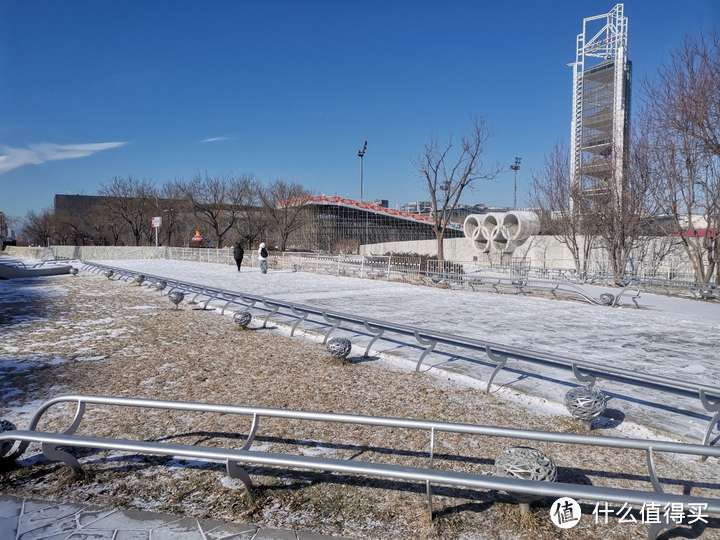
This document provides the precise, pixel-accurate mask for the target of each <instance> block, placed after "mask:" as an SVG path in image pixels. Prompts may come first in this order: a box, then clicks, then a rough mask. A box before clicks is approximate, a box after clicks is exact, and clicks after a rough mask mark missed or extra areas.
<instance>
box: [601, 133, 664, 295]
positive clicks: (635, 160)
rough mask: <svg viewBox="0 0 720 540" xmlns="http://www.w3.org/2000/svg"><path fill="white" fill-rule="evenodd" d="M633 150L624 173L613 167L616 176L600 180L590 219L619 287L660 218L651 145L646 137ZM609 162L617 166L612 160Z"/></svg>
mask: <svg viewBox="0 0 720 540" xmlns="http://www.w3.org/2000/svg"><path fill="white" fill-rule="evenodd" d="M631 148H632V150H631V152H630V155H629V158H628V159H627V163H626V164H625V165H624V166H623V167H622V170H621V171H618V170H617V169H614V168H612V167H609V168H610V169H612V170H613V171H615V172H614V173H613V174H610V175H609V176H608V177H607V178H603V179H601V180H600V186H601V187H602V189H601V190H599V192H598V193H596V194H594V195H593V206H592V214H591V216H590V217H591V219H592V220H594V223H593V225H594V227H593V230H594V231H595V232H596V234H597V236H598V237H599V238H600V240H601V241H602V243H603V247H604V248H605V249H606V251H607V254H608V261H609V263H610V270H611V271H612V274H613V280H614V282H615V283H616V284H618V285H619V284H621V283H623V282H624V280H625V273H626V269H627V266H628V261H629V260H630V257H631V254H632V253H633V251H634V250H635V249H636V248H638V246H639V245H640V242H641V235H642V234H643V233H644V232H646V231H647V230H648V225H649V224H650V223H651V221H652V218H653V217H654V216H655V215H656V214H657V205H656V204H654V197H653V195H654V187H655V186H654V180H655V178H654V177H653V174H652V168H651V159H650V147H649V144H648V141H647V139H646V138H645V137H641V138H638V139H636V140H633V141H632V145H631ZM606 159H608V161H609V162H610V163H611V164H612V163H613V162H614V157H612V156H609V157H607V158H606ZM618 175H619V176H620V178H618V177H617V176H618Z"/></svg>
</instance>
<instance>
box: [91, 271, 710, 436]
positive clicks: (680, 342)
mask: <svg viewBox="0 0 720 540" xmlns="http://www.w3.org/2000/svg"><path fill="white" fill-rule="evenodd" d="M101 262H102V263H103V264H108V265H112V266H119V267H124V268H128V269H133V270H140V271H143V272H146V273H149V274H156V275H162V276H166V277H170V278H176V279H182V280H185V281H191V282H195V283H202V284H207V285H210V286H216V287H222V288H225V289H231V290H235V291H242V292H248V293H254V294H259V295H264V296H270V297H274V298H281V299H284V300H291V301H297V302H302V303H306V304H311V305H315V306H320V307H326V308H328V309H334V310H338V311H344V312H349V313H354V314H358V315H366V316H370V317H373V318H377V319H384V320H389V321H395V322H399V323H404V324H409V325H413V326H417V327H420V328H428V329H435V330H439V331H444V332H450V333H454V334H459V335H465V336H470V337H477V338H483V339H489V340H492V341H495V342H501V343H505V344H509V345H515V346H520V347H526V348H531V349H535V350H543V351H549V352H554V353H557V354H562V355H567V356H572V357H575V358H578V359H584V360H593V361H596V362H600V363H604V364H607V365H611V366H613V367H627V368H628V369H631V370H635V371H643V372H647V373H654V374H658V375H663V376H669V377H675V378H677V379H679V380H684V381H698V382H703V383H705V384H717V385H718V386H720V366H718V363H717V362H718V358H719V356H720V305H717V304H709V303H703V302H698V301H693V300H686V299H677V298H669V297H664V296H657V295H649V294H644V295H643V296H642V297H641V305H642V306H643V309H640V310H638V309H634V308H631V307H623V308H609V307H604V306H594V305H589V304H585V303H581V302H577V301H561V300H551V299H544V298H537V297H523V296H514V295H498V294H495V293H484V292H469V291H453V290H445V289H436V288H429V287H422V286H416V285H408V284H401V283H391V282H384V281H375V280H367V279H357V278H344V277H335V276H328V275H317V274H311V273H304V272H297V273H293V272H289V271H274V272H273V271H271V272H270V273H269V274H267V275H263V274H260V273H259V272H258V271H257V270H256V269H247V270H244V271H243V272H242V273H238V272H237V271H236V270H235V269H234V268H233V267H230V266H226V265H218V264H208V263H194V262H186V261H171V260H141V261H140V260H136V261H128V260H123V261H101ZM589 289H590V288H589ZM591 290H592V292H593V294H595V295H597V294H599V293H600V292H603V291H605V290H607V289H604V288H591ZM352 336H353V337H354V339H353V342H354V343H356V344H362V343H364V342H365V343H366V342H367V341H368V340H369V336H366V335H363V334H352ZM374 349H375V351H376V352H377V353H379V354H382V355H383V356H387V355H388V354H392V355H393V356H395V357H397V358H401V359H405V360H407V361H408V363H407V365H408V367H409V366H411V365H413V364H414V362H415V360H416V359H417V357H418V355H419V350H418V349H417V348H415V347H414V346H412V344H410V342H405V343H403V342H398V341H379V342H377V343H376V344H375V346H374ZM437 350H438V352H437V353H436V354H433V355H431V356H430V357H429V358H428V359H426V368H427V370H428V371H430V372H432V373H435V374H437V375H441V376H442V375H443V374H444V375H449V374H450V373H448V372H451V373H453V374H455V376H458V375H459V376H464V377H471V378H474V379H477V380H481V381H482V380H487V377H488V376H489V374H490V373H491V371H492V368H493V366H492V364H489V363H487V358H485V356H484V355H481V354H476V355H472V356H471V355H469V354H468V352H467V351H462V350H452V349H451V348H440V347H438V349H437ZM410 362H412V364H411V363H410ZM508 368H511V369H506V370H504V371H503V372H501V373H500V374H499V375H498V377H497V378H496V379H495V382H496V383H498V384H500V385H502V386H501V388H496V389H495V390H494V391H496V392H498V393H499V394H498V395H500V396H502V395H508V396H509V395H511V394H515V395H517V394H518V393H522V394H527V395H529V396H531V397H532V398H541V399H546V400H548V401H551V402H555V403H558V402H561V401H562V398H563V396H564V394H565V392H566V391H567V389H569V388H570V387H571V386H572V385H573V384H574V383H573V382H572V379H571V377H570V376H569V373H568V372H566V371H563V370H551V369H548V368H544V367H536V366H532V365H528V364H525V363H520V362H517V361H513V360H510V362H509V364H508ZM599 386H600V387H601V388H602V389H604V390H606V391H609V392H610V393H611V394H612V395H613V399H612V400H611V401H610V404H609V407H610V408H611V409H618V410H620V411H622V413H621V414H618V413H615V416H616V417H619V418H622V416H623V415H624V416H625V418H626V420H627V421H631V422H634V423H638V424H641V425H644V426H648V427H651V428H653V429H656V430H660V431H664V432H666V433H669V434H672V435H675V436H678V437H682V438H687V437H690V438H691V439H695V440H697V439H701V438H702V435H703V432H704V430H705V429H706V427H707V422H708V420H709V419H710V415H709V414H708V413H707V412H705V411H704V410H703V409H702V407H701V406H700V403H699V400H693V399H689V398H687V399H685V398H680V397H677V396H674V395H671V394H667V393H661V392H655V391H653V390H649V389H644V388H633V387H629V386H627V385H622V384H618V383H611V382H606V381H602V382H600V384H599ZM529 403H537V399H531V400H530V401H529Z"/></svg>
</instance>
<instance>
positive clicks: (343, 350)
mask: <svg viewBox="0 0 720 540" xmlns="http://www.w3.org/2000/svg"><path fill="white" fill-rule="evenodd" d="M325 348H326V349H327V351H328V352H329V353H330V355H331V356H332V357H333V358H340V359H343V360H344V359H346V358H347V357H348V355H349V354H350V350H351V349H352V342H351V341H350V340H349V339H347V338H342V337H334V338H332V339H330V340H328V342H327V344H326V345H325Z"/></svg>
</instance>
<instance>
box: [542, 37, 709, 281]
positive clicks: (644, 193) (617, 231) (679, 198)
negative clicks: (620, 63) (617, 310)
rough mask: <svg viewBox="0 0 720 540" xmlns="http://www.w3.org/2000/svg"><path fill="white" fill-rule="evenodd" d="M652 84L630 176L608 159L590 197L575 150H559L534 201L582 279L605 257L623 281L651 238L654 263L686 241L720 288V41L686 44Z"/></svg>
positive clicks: (628, 161)
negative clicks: (574, 167)
mask: <svg viewBox="0 0 720 540" xmlns="http://www.w3.org/2000/svg"><path fill="white" fill-rule="evenodd" d="M644 86H645V87H644V92H643V94H644V96H643V97H644V107H643V109H642V110H641V112H640V113H639V115H638V117H637V118H636V119H635V122H634V123H633V129H632V133H633V136H632V138H631V140H630V141H629V152H628V153H627V155H626V157H625V163H624V164H623V167H622V173H620V172H619V170H618V168H616V167H613V165H612V164H613V159H614V155H609V156H606V159H607V160H608V167H607V169H608V170H612V171H614V172H613V173H612V174H609V175H607V177H605V178H603V179H602V180H601V182H600V185H599V186H598V187H599V189H596V190H595V191H594V193H592V194H588V192H587V191H584V190H583V189H582V187H581V186H580V185H572V184H571V180H570V163H569V152H568V150H567V149H566V148H565V147H564V146H562V145H556V146H555V147H554V148H553V150H552V151H551V152H550V153H549V155H548V156H547V158H546V160H545V165H544V168H543V170H542V171H541V172H540V173H538V174H536V175H534V178H533V184H532V188H531V200H532V204H533V205H534V206H535V207H536V208H538V209H539V211H540V214H541V216H542V218H543V226H544V229H545V230H546V232H551V233H553V234H554V235H555V237H556V238H557V239H558V240H559V241H560V242H561V243H562V244H564V245H565V246H567V248H568V250H569V251H570V253H571V254H572V256H573V259H574V261H575V266H576V270H577V271H578V273H580V274H586V273H587V272H588V265H589V262H590V260H591V254H592V253H597V252H601V253H604V254H605V255H606V256H607V260H608V263H609V267H610V269H611V270H612V273H613V276H614V279H615V281H616V282H618V283H620V282H622V281H623V279H624V277H625V275H626V272H627V271H628V268H629V266H630V264H629V263H630V262H631V258H632V257H633V255H634V254H637V253H646V252H648V251H649V250H650V248H649V247H648V243H650V242H652V243H653V247H652V250H653V251H654V253H653V257H655V258H658V257H662V256H664V254H666V252H667V250H669V249H671V248H672V244H678V245H679V246H681V247H682V250H683V251H684V253H685V255H686V257H687V260H688V261H689V262H690V264H691V266H692V268H693V270H694V274H695V280H696V281H698V282H702V283H707V282H708V281H709V280H711V279H712V277H713V275H715V277H716V280H717V281H718V282H720V261H718V257H719V256H720V236H719V235H718V232H720V37H718V36H715V37H714V38H712V39H710V40H707V39H703V38H699V39H695V40H692V39H688V40H686V42H685V43H684V45H683V47H682V48H681V49H680V50H678V51H676V52H675V53H673V55H672V57H671V59H670V61H669V63H668V64H667V65H665V66H663V67H662V68H661V69H660V70H659V73H658V76H657V78H656V80H655V81H652V82H646V83H645V85H644ZM611 154H612V153H611ZM618 175H620V178H618ZM660 239H665V240H668V241H659V240H660ZM661 245H662V246H667V248H665V247H661V248H660V249H659V248H658V246H661ZM658 250H659V251H658Z"/></svg>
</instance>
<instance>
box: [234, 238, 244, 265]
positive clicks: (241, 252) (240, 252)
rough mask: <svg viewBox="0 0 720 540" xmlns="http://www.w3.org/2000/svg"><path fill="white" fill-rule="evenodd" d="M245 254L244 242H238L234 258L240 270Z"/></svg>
mask: <svg viewBox="0 0 720 540" xmlns="http://www.w3.org/2000/svg"><path fill="white" fill-rule="evenodd" d="M244 256H245V250H244V249H243V246H242V242H236V243H235V247H234V248H233V258H234V259H235V264H237V267H238V272H239V271H240V266H242V260H243V257H244Z"/></svg>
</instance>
